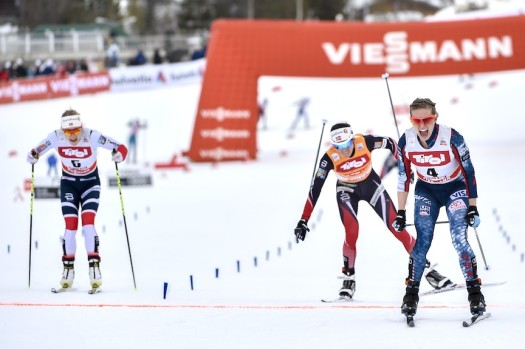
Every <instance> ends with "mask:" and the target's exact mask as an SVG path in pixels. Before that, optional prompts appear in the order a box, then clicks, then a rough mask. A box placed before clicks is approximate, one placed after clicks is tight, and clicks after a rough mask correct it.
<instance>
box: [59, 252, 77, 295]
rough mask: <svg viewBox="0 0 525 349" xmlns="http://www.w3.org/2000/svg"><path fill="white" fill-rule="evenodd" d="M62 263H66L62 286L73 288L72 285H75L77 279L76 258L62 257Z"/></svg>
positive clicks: (61, 281)
mask: <svg viewBox="0 0 525 349" xmlns="http://www.w3.org/2000/svg"><path fill="white" fill-rule="evenodd" d="M62 263H63V264H64V271H63V272H62V279H61V280H60V286H62V288H71V286H73V280H74V279H75V268H74V264H75V258H74V257H73V258H71V257H62Z"/></svg>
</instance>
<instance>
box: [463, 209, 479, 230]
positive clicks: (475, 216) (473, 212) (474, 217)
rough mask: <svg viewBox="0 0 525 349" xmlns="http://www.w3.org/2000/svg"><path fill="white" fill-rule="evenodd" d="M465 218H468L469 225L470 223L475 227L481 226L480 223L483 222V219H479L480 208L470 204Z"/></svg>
mask: <svg viewBox="0 0 525 349" xmlns="http://www.w3.org/2000/svg"><path fill="white" fill-rule="evenodd" d="M465 219H466V220H467V222H468V225H470V226H471V227H473V228H477V227H478V226H479V223H481V221H480V220H479V213H478V208H477V207H476V206H470V207H469V208H468V213H467V216H466V217H465Z"/></svg>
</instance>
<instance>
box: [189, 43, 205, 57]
mask: <svg viewBox="0 0 525 349" xmlns="http://www.w3.org/2000/svg"><path fill="white" fill-rule="evenodd" d="M204 57H206V45H204V47H202V48H200V49H197V50H195V51H193V53H192V54H191V60H192V61H194V60H197V59H201V58H204Z"/></svg>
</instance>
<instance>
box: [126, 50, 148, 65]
mask: <svg viewBox="0 0 525 349" xmlns="http://www.w3.org/2000/svg"><path fill="white" fill-rule="evenodd" d="M147 62H148V59H147V58H146V56H145V55H144V51H142V49H139V50H138V51H137V54H136V55H135V57H133V58H132V59H130V61H129V65H144V64H146V63H147Z"/></svg>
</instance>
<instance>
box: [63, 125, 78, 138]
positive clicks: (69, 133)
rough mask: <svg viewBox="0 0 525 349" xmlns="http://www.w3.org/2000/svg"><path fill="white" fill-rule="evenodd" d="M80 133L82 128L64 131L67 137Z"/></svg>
mask: <svg viewBox="0 0 525 349" xmlns="http://www.w3.org/2000/svg"><path fill="white" fill-rule="evenodd" d="M79 133H80V127H79V128H74V129H71V130H64V134H65V135H66V136H71V135H78V134H79Z"/></svg>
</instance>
